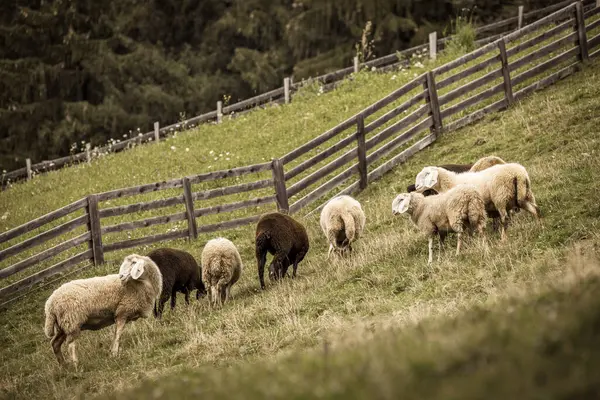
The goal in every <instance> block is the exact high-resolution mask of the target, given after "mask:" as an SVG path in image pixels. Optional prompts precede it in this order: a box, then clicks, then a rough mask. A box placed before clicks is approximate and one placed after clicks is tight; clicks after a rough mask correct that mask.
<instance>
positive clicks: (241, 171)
mask: <svg viewBox="0 0 600 400" xmlns="http://www.w3.org/2000/svg"><path fill="white" fill-rule="evenodd" d="M269 170H271V161H268V162H264V163H260V164H254V165H248V166H245V167H237V168H231V169H224V170H220V171H213V172H205V173H203V174H198V175H194V176H190V177H189V179H190V182H191V183H192V185H195V184H197V183H202V182H207V181H214V180H217V179H225V178H234V177H237V176H242V175H248V174H254V173H259V172H265V171H269Z"/></svg>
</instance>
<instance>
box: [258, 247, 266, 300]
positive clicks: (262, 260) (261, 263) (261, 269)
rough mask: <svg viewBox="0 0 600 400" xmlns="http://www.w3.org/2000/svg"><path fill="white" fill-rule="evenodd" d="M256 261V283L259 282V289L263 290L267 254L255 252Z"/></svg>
mask: <svg viewBox="0 0 600 400" xmlns="http://www.w3.org/2000/svg"><path fill="white" fill-rule="evenodd" d="M256 261H257V263H258V281H259V282H260V288H261V289H262V290H265V264H266V263H267V252H266V250H265V252H264V253H263V254H261V253H259V252H258V251H257V252H256Z"/></svg>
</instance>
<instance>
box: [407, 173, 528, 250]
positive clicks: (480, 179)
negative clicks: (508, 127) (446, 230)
mask: <svg viewBox="0 0 600 400" xmlns="http://www.w3.org/2000/svg"><path fill="white" fill-rule="evenodd" d="M462 183H470V184H473V185H475V187H476V188H477V190H478V191H479V193H480V194H481V197H482V198H483V201H484V203H485V205H486V209H487V210H488V211H489V210H493V211H497V212H498V213H499V214H500V221H501V238H502V240H505V239H506V227H507V225H506V224H507V222H508V218H507V216H508V211H509V210H510V209H512V208H524V209H526V210H527V211H529V212H530V213H531V214H533V215H534V216H536V217H537V218H539V217H540V211H539V208H538V206H537V205H536V203H535V197H534V195H533V192H532V191H531V180H530V179H529V174H528V173H527V170H526V169H525V167H523V166H522V165H520V164H516V163H511V164H499V165H494V166H493V167H490V168H487V169H485V170H483V171H480V172H465V173H462V174H456V173H454V172H451V171H448V170H445V169H443V168H438V167H425V168H423V170H422V171H421V172H419V174H418V175H417V179H416V182H415V184H416V187H417V191H423V190H428V189H433V190H435V191H436V192H438V193H444V192H446V191H448V190H450V189H451V188H453V187H454V186H456V185H459V184H462Z"/></svg>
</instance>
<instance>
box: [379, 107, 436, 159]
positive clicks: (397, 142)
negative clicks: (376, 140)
mask: <svg viewBox="0 0 600 400" xmlns="http://www.w3.org/2000/svg"><path fill="white" fill-rule="evenodd" d="M432 125H433V118H432V117H428V118H427V119H424V120H423V121H421V122H419V123H418V124H417V125H415V126H413V127H411V128H410V129H408V130H407V131H406V132H404V133H403V134H402V135H399V136H398V137H395V138H394V139H392V140H390V141H389V142H387V143H386V144H384V145H383V146H381V147H380V148H378V149H377V150H375V151H373V152H372V153H371V154H369V156H368V157H367V163H369V164H371V163H373V162H375V161H377V160H379V159H380V158H381V157H384V156H386V155H387V154H389V153H391V152H392V151H394V150H396V149H397V148H398V147H400V146H402V145H403V144H404V143H406V142H408V141H409V140H410V139H412V138H413V137H414V136H415V135H416V134H418V133H419V132H421V131H423V130H424V129H427V128H429V127H431V126H432Z"/></svg>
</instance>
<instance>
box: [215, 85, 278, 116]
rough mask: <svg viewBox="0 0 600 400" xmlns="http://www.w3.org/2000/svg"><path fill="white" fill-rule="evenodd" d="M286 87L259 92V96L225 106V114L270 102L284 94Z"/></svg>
mask: <svg viewBox="0 0 600 400" xmlns="http://www.w3.org/2000/svg"><path fill="white" fill-rule="evenodd" d="M284 92H285V89H284V88H283V87H280V88H277V89H274V90H271V91H269V92H266V93H263V94H259V95H258V96H254V97H251V98H249V99H246V100H242V101H239V102H237V103H234V104H231V105H229V106H226V107H223V114H229V113H232V112H235V111H238V110H242V109H244V108H248V107H256V106H257V105H259V104H261V103H264V102H269V101H271V100H273V99H276V98H279V97H281V96H283V95H284Z"/></svg>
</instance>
